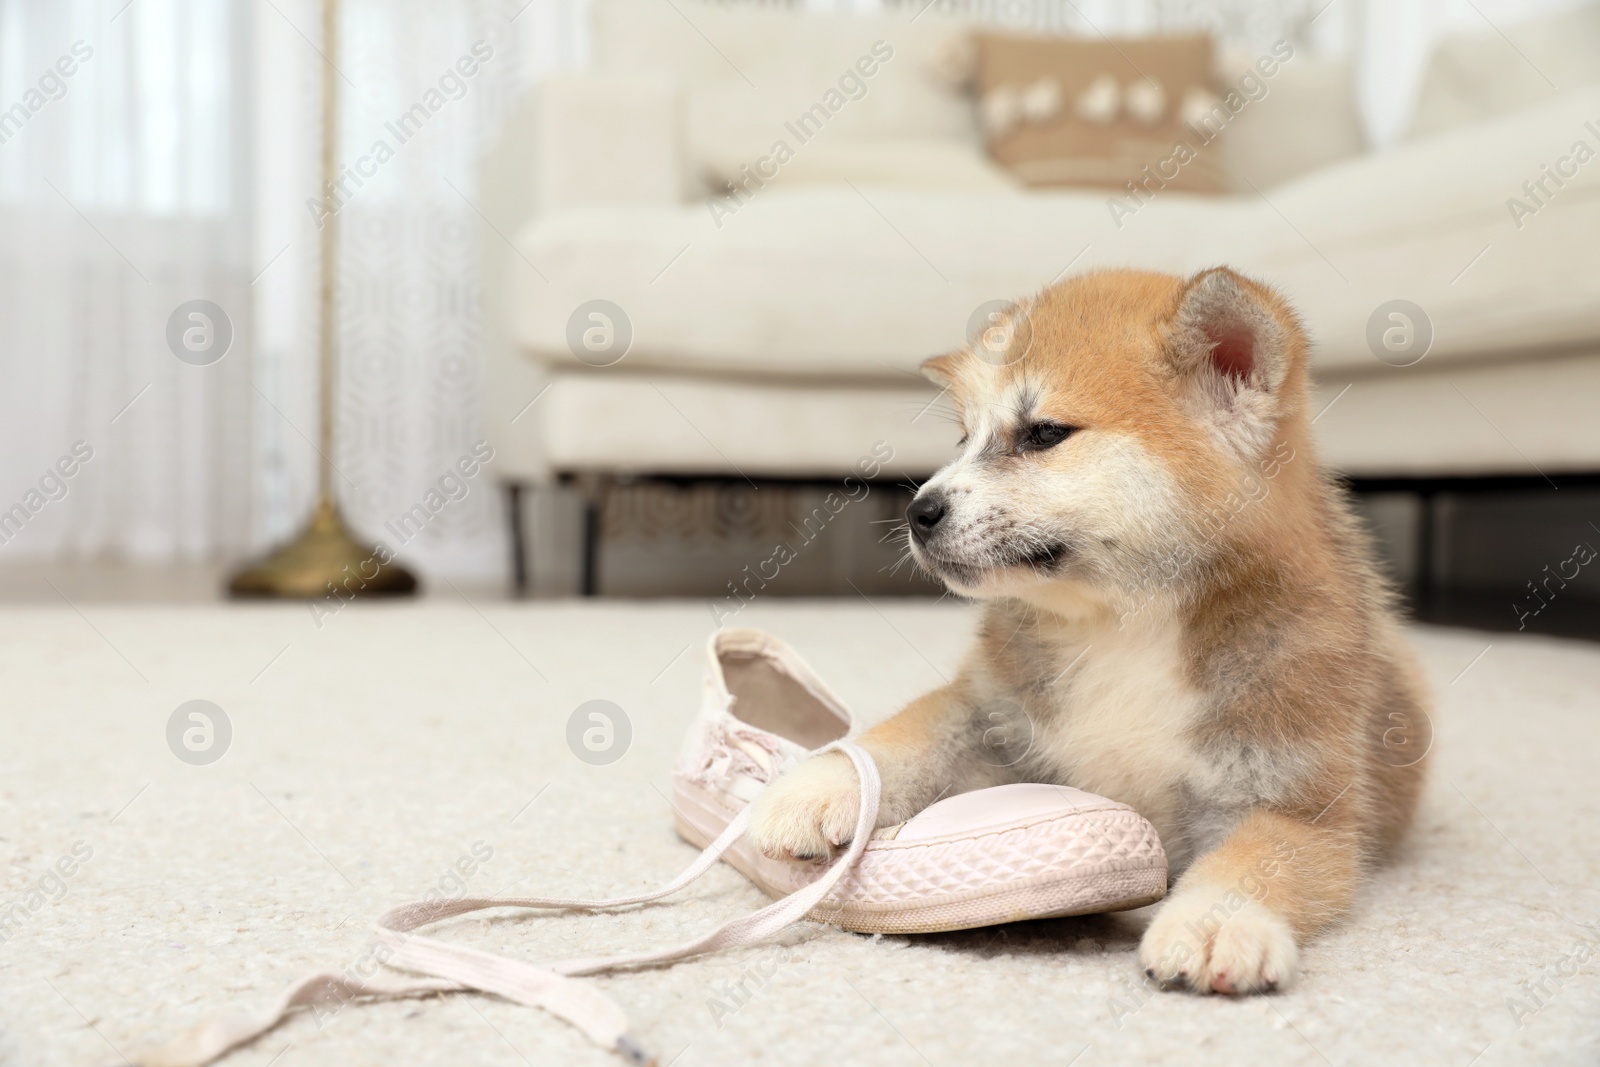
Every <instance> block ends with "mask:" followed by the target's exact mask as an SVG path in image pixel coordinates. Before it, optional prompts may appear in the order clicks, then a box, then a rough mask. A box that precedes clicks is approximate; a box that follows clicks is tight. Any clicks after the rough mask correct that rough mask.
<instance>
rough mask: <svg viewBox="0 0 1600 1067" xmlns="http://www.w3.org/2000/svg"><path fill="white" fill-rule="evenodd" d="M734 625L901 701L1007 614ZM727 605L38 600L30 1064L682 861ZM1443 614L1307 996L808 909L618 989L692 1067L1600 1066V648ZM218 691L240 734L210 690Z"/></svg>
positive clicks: (384, 1038) (516, 1030) (743, 890)
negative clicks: (1416, 804) (1397, 821)
mask: <svg viewBox="0 0 1600 1067" xmlns="http://www.w3.org/2000/svg"><path fill="white" fill-rule="evenodd" d="M730 622H732V623H734V624H737V625H752V626H759V627H763V628H766V629H770V630H772V631H774V632H777V633H779V634H781V635H783V636H784V637H786V638H788V639H789V640H790V641H792V642H793V643H795V644H796V645H797V646H798V647H799V649H800V650H801V651H802V653H803V654H805V655H806V656H807V657H808V658H809V659H811V661H812V662H813V663H814V664H815V665H816V666H817V668H818V669H819V670H820V671H821V672H822V674H823V675H824V676H825V677H827V678H828V679H829V680H830V681H831V683H832V684H833V685H834V686H835V688H836V689H837V690H838V692H839V693H840V694H841V695H842V696H843V697H844V698H845V699H846V700H847V701H848V702H850V703H851V704H852V705H853V706H854V707H855V708H856V709H857V710H858V713H859V714H860V715H861V716H862V717H863V718H865V719H866V720H868V721H871V720H875V719H878V718H881V717H883V716H885V715H887V714H889V713H891V712H892V711H893V710H894V709H895V708H896V707H897V706H898V705H899V704H901V703H902V702H903V701H905V700H907V699H908V698H910V697H912V696H913V695H915V694H916V693H918V692H919V691H921V690H923V689H926V688H929V687H931V686H933V685H935V684H938V682H939V680H940V677H941V672H947V671H949V670H950V669H951V667H952V665H953V664H954V663H955V661H956V659H957V657H958V655H959V654H960V652H961V651H962V649H963V647H964V644H965V641H966V638H967V635H968V634H969V632H970V629H971V627H972V624H973V617H972V614H971V612H970V609H968V608H966V607H963V606H960V605H953V604H949V603H945V604H930V603H928V602H921V601H919V602H917V603H914V604H913V603H908V602H899V603H896V602H893V601H889V600H880V601H877V602H875V603H868V602H864V601H861V600H856V601H854V602H849V601H840V602H830V603H815V602H813V603H796V602H789V603H758V604H755V605H752V606H751V607H749V608H747V609H746V610H744V611H743V612H742V613H741V614H740V615H739V616H738V617H737V619H736V620H730ZM710 628H711V617H710V613H709V612H708V610H707V609H706V607H705V605H702V604H696V605H684V604H618V603H607V604H544V605H538V606H521V605H506V604H499V605H491V604H487V603H485V604H482V605H479V606H473V605H471V604H467V603H463V602H461V601H456V602H455V603H454V604H452V603H450V602H448V601H437V602H435V601H429V602H424V603H422V604H416V605H403V606H371V607H368V606H361V607H351V608H348V609H346V610H344V611H342V612H339V613H338V614H336V615H332V616H327V617H323V618H321V619H320V626H319V625H318V621H316V620H313V618H312V616H311V615H310V614H309V613H308V612H307V611H306V610H305V609H304V608H296V607H260V608H257V607H251V608H235V607H221V606H216V607H189V608H149V607H95V606H90V605H82V610H81V611H80V610H77V609H68V608H61V609H59V610H56V609H49V608H19V609H9V610H7V611H5V612H3V613H0V678H3V679H4V687H5V688H4V700H3V703H0V856H3V859H4V866H3V881H0V938H3V941H0V1034H3V1036H0V1062H5V1063H15V1064H18V1065H25V1067H33V1065H36V1064H38V1065H47V1064H75V1065H99V1064H110V1063H124V1062H127V1061H129V1060H131V1059H132V1058H133V1057H134V1056H135V1055H136V1053H137V1050H139V1049H141V1048H144V1047H146V1046H147V1044H148V1043H150V1042H152V1041H154V1040H156V1039H159V1038H162V1037H164V1036H170V1035H171V1034H172V1033H175V1032H177V1031H179V1030H181V1029H183V1028H186V1027H188V1026H190V1025H192V1024H193V1023H195V1022H197V1021H199V1020H201V1019H203V1018H205V1017H208V1016H210V1015H213V1014H216V1013H218V1012H221V1011H225V1010H229V1009H237V1008H241V1007H244V1008H255V1007H259V1006H264V1005H265V1004H267V1003H268V1002H269V1001H271V1000H272V999H273V998H274V997H275V996H276V995H277V994H279V993H280V992H281V991H282V990H283V988H284V987H285V986H286V984H287V983H289V982H290V981H292V980H294V979H295V978H297V977H299V976H301V975H304V974H306V973H309V972H312V971H316V970H320V969H334V970H344V969H347V968H360V967H363V966H364V963H363V961H364V959H365V957H366V956H367V954H368V952H369V946H370V935H369V929H370V924H371V920H372V919H373V918H374V917H375V916H376V915H378V914H379V913H380V912H381V911H382V910H384V909H385V908H387V907H389V906H390V905H392V904H395V903H399V902H401V901H405V900H410V899H414V898H418V897H422V896H426V895H428V894H429V893H430V892H434V893H442V894H450V895H456V894H459V893H462V892H470V893H472V894H473V895H478V894H484V893H505V892H523V893H536V892H537V893H542V894H556V893H565V894H575V895H583V896H606V895H613V894H621V893H623V892H629V891H636V890H638V889H640V888H643V887H647V886H651V885H654V884H657V883H659V882H661V881H664V880H665V879H667V878H668V877H670V876H671V875H673V874H675V873H677V871H678V870H680V869H681V868H682V867H683V866H684V864H686V863H687V861H688V860H689V858H690V857H691V856H692V855H693V851H692V850H691V849H690V848H689V847H688V846H686V845H684V844H683V843H682V842H680V841H679V840H678V839H677V838H676V836H675V835H674V834H673V832H672V829H671V822H670V814H669V809H668V803H667V800H666V796H667V794H668V792H669V789H668V782H669V774H670V769H671V761H672V757H673V754H674V752H675V750H676V747H677V745H678V742H679V740H680V737H681V735H682V731H683V729H684V727H685V726H686V724H687V723H688V722H689V720H690V718H691V716H692V715H693V713H694V710H695V707H696V701H697V699H698V695H699V694H698V687H699V680H700V670H701V646H702V643H703V641H704V640H705V637H706V635H707V634H708V632H709V630H710ZM1413 637H1414V639H1415V640H1416V642H1417V644H1418V645H1419V646H1420V648H1421V650H1422V653H1423V658H1424V660H1425V662H1426V664H1427V668H1428V673H1429V675H1430V678H1431V680H1432V683H1433V686H1434V688H1435V692H1436V694H1437V698H1438V718H1437V722H1436V735H1437V736H1436V742H1435V751H1436V753H1437V756H1438V762H1437V765H1436V768H1435V770H1436V774H1435V776H1434V778H1433V781H1432V782H1431V784H1430V787H1429V790H1428V793H1427V798H1426V801H1425V805H1424V810H1423V812H1422V815H1421V818H1420V820H1419V823H1418V828H1417V832H1416V834H1415V835H1414V837H1413V838H1412V840H1411V843H1410V846H1409V847H1408V849H1407V850H1406V852H1405V854H1404V856H1403V857H1402V858H1401V860H1400V861H1399V862H1398V863H1397V864H1396V865H1394V866H1393V867H1391V868H1389V869H1387V870H1386V871H1384V872H1383V873H1382V875H1381V876H1380V877H1379V878H1378V879H1377V881H1376V883H1375V884H1374V885H1373V886H1372V887H1371V888H1370V890H1369V891H1368V892H1367V893H1366V895H1365V897H1364V898H1363V900H1362V902H1361V906H1360V908H1359V911H1358V913H1357V914H1356V916H1355V917H1354V919H1353V921H1352V922H1351V923H1350V924H1349V926H1347V927H1346V928H1344V929H1341V930H1339V931H1336V932H1334V933H1332V934H1331V935H1329V936H1326V937H1324V938H1323V939H1322V940H1320V941H1319V942H1317V943H1316V944H1315V945H1313V946H1312V947H1311V948H1310V949H1309V950H1308V951H1306V952H1305V953H1304V956H1303V971H1302V974H1301V978H1300V981H1299V982H1298V983H1297V984H1296V985H1295V986H1294V987H1293V988H1291V989H1289V990H1288V991H1286V992H1284V993H1281V994H1278V995H1275V996H1271V997H1261V998H1255V999H1248V1000H1228V999H1223V998H1199V997H1193V996H1187V995H1179V994H1159V995H1156V994H1151V993H1149V992H1147V991H1146V989H1145V987H1144V985H1143V984H1142V982H1141V981H1140V978H1139V975H1138V972H1137V970H1136V968H1135V965H1134V959H1133V949H1134V946H1135V945H1136V943H1137V939H1138V936H1139V932H1140V930H1141V929H1142V928H1143V926H1144V924H1145V922H1147V921H1148V917H1149V912H1148V909H1147V910H1146V911H1145V912H1137V913H1130V914H1128V915H1122V916H1113V917H1093V918H1083V919H1063V920H1053V921H1044V922H1035V923H1025V924H1017V925H1012V926H1007V927H999V928H992V929H988V930H978V931H969V932H964V933H958V934H947V935H940V936H933V937H914V938H897V937H876V938H875V937H863V936H858V935H853V934H847V933H843V932H840V931H837V930H832V929H828V928H823V927H818V926H809V925H808V926H803V927H799V928H795V929H794V930H791V931H790V932H789V933H788V934H786V935H785V936H784V937H783V939H782V940H781V941H780V943H779V944H778V946H777V947H756V948H751V949H747V950H742V951H739V952H736V953H729V954H727V955H723V956H717V957H713V958H707V959H701V960H695V961H690V962H687V963H682V964H679V965H677V966H675V967H671V968H666V969H658V970H647V971H641V972H637V973H630V974H624V975H618V976H614V977H607V978H601V979H598V980H597V981H599V982H601V983H603V984H604V986H605V988H607V989H608V990H609V991H610V992H611V993H612V994H613V995H614V996H615V998H616V999H617V1000H618V1001H620V1002H621V1003H622V1004H623V1005H624V1006H626V1008H627V1010H628V1012H629V1014H630V1016H631V1019H632V1021H633V1026H634V1030H635V1032H636V1033H637V1034H638V1035H639V1036H640V1037H641V1038H643V1039H644V1040H645V1041H646V1042H647V1043H648V1044H649V1046H650V1047H651V1048H652V1050H654V1051H656V1052H657V1053H658V1054H659V1055H660V1057H661V1062H662V1064H663V1065H665V1064H668V1063H671V1064H676V1065H678V1067H700V1065H720V1064H745V1063H759V1064H772V1065H788V1064H796V1065H798V1064H812V1063H819V1062H834V1063H841V1064H844V1063H848V1064H884V1065H908V1067H917V1065H931V1067H959V1065H967V1064H1007V1065H1016V1064H1022V1063H1051V1064H1077V1065H1078V1067H1094V1065H1100V1064H1106V1065H1112V1064H1116V1065H1121V1064H1144V1063H1151V1064H1155V1063H1161V1064H1171V1063H1183V1064H1237V1063H1283V1064H1298V1063H1308V1064H1325V1063H1326V1064H1336V1065H1341V1067H1342V1065H1345V1064H1367V1063H1391V1062H1392V1063H1404V1064H1438V1065H1441V1067H1469V1064H1477V1065H1481V1067H1491V1065H1500V1064H1504V1065H1512V1064H1519V1065H1520V1064H1530V1063H1551V1064H1567V1063H1571V1064H1578V1063H1588V1064H1592V1063H1595V1062H1597V1060H1600V979H1597V973H1600V926H1597V925H1594V924H1595V923H1596V921H1597V920H1600V891H1597V889H1596V883H1597V878H1600V847H1597V840H1596V838H1597V832H1596V826H1597V825H1600V796H1597V793H1596V789H1595V770H1596V767H1597V766H1600V759H1597V756H1600V648H1597V647H1596V646H1592V645H1581V644H1576V643H1564V642H1559V641H1555V640H1550V639H1535V638H1520V637H1517V636H1500V635H1495V636H1492V637H1491V636H1486V635H1480V634H1477V633H1473V632H1467V631H1444V630H1422V631H1418V632H1415V633H1414V635H1413ZM596 699H603V700H608V701H612V702H614V703H615V704H616V705H617V706H618V707H620V708H621V709H622V710H623V711H624V713H625V714H626V716H627V720H628V724H629V728H630V730H629V732H630V733H631V737H629V738H628V739H627V740H626V749H625V751H623V752H622V754H621V755H620V758H618V759H616V760H615V761H614V762H610V763H605V764H595V763H590V762H586V761H584V760H582V759H579V758H578V756H576V755H575V754H574V750H573V749H572V748H571V747H569V744H568V740H567V739H568V722H569V718H570V717H571V716H572V713H573V712H574V710H575V709H577V708H578V706H579V705H580V704H582V703H584V702H586V701H590V700H596ZM196 700H203V701H209V702H211V705H213V706H214V709H221V711H222V715H223V716H225V717H226V724H224V722H223V720H222V716H219V715H217V714H216V713H215V710H214V709H213V710H208V709H206V708H205V707H203V706H201V707H200V709H199V710H201V711H203V712H205V718H204V719H193V718H190V717H189V715H190V713H191V712H193V711H195V710H196V708H195V707H194V706H191V707H189V708H188V709H187V710H185V711H183V712H182V713H179V709H180V708H181V707H182V706H183V705H186V704H187V703H188V702H190V701H196ZM208 722H209V726H207V723H208ZM621 733H622V731H620V730H619V731H618V733H617V735H616V736H615V737H614V739H613V744H614V745H617V746H619V747H620V746H621V745H622V744H623V740H622V737H621ZM580 748H581V746H580ZM219 750H220V752H221V755H220V758H216V759H214V761H212V762H205V761H206V760H209V759H211V758H212V757H213V756H215V755H217V753H218V752H219ZM763 900H764V898H763V897H761V896H760V895H759V894H758V893H757V892H756V891H755V890H754V889H752V888H751V887H750V886H749V885H747V884H746V883H745V882H744V881H743V880H742V879H741V878H740V877H739V876H738V875H737V874H735V873H734V872H733V871H731V870H728V869H717V870H714V871H712V872H711V874H710V875H708V876H707V877H706V878H704V879H702V880H701V881H700V882H698V883H696V884H695V885H694V886H693V887H691V888H690V890H689V891H687V892H686V893H685V894H684V897H683V899H682V901H681V903H677V904H670V903H669V904H662V905H653V906H648V907H643V908H639V909H636V910H633V911H631V912H628V913H624V914H618V915H596V916H559V917H524V916H521V915H515V916H500V915H497V916H495V917H489V918H483V917H475V918H468V919H463V920H458V921H453V922H451V923H447V924H444V925H442V926H441V927H438V928H437V929H438V930H439V931H441V932H442V934H443V936H448V937H451V938H455V939H458V940H460V941H462V942H466V943H470V944H475V945H479V946H483V947H485V948H489V949H492V950H494V951H497V952H501V953H505V954H508V955H513V956H517V957H521V958H524V959H529V960H539V959H551V958H561V957H570V956H575V955H589V954H593V953H598V952H609V951H613V950H624V949H633V948H642V947H646V946H651V945H659V944H663V943H667V942H672V941H676V940H680V939H683V938H685V937H687V936H688V935H689V934H691V933H693V932H696V931H700V930H703V929H706V928H708V927H709V926H711V925H714V924H715V923H718V922H720V921H723V920H725V919H727V918H730V917H732V916H735V915H738V914H741V913H743V912H746V911H748V910H750V909H752V908H755V907H757V906H758V905H760V904H761V903H762V902H763ZM224 1063H227V1064H230V1065H238V1067H262V1065H265V1064H269V1063H274V1064H277V1065H279V1067H298V1065H311V1064H330V1065H331V1064H338V1065H364V1064H373V1065H377V1064H385V1065H388V1064H396V1063H425V1064H434V1063H437V1064H460V1063H472V1064H481V1065H485V1067H494V1065H509V1067H517V1065H524V1064H536V1065H541V1067H542V1065H544V1064H574V1065H580V1067H581V1065H588V1064H593V1065H605V1067H614V1065H615V1064H617V1063H620V1060H616V1059H614V1058H613V1057H611V1056H609V1055H608V1054H606V1053H603V1052H600V1051H598V1050H596V1049H595V1048H593V1047H592V1046H590V1045H589V1044H587V1043H586V1041H585V1040H584V1039H583V1038H582V1037H580V1036H579V1035H578V1034H577V1033H576V1032H575V1031H573V1030H571V1029H569V1028H568V1027H566V1026H565V1025H563V1024H561V1023H559V1022H556V1021H555V1020H553V1019H552V1018H550V1017H548V1016H546V1015H544V1014H543V1013H541V1012H538V1011H534V1010H531V1009H527V1008H522V1007H518V1006H515V1005H512V1004H507V1003H504V1002H500V1001H496V1000H494V999H492V998H489V997H483V996H462V995H456V996H446V997H439V998H435V999H429V1000H418V1001H407V1002H390V1003H380V1004H366V1005H355V1006H349V1007H346V1008H344V1009H342V1010H340V1011H337V1012H329V1013H326V1014H325V1015H324V1017H321V1018H316V1017H313V1016H311V1015H301V1016H299V1017H296V1018H295V1019H293V1020H291V1021H290V1022H288V1023H286V1024H285V1025H284V1026H282V1027H280V1028H279V1029H278V1030H276V1031H274V1032H273V1033H271V1034H269V1035H268V1036H266V1037H265V1038H263V1039H262V1040H260V1041H259V1042H258V1043H256V1044H255V1045H253V1046H251V1047H249V1048H247V1049H244V1050H242V1051H240V1052H237V1053H235V1054H234V1055H233V1056H232V1057H231V1058H229V1059H227V1060H225V1061H224Z"/></svg>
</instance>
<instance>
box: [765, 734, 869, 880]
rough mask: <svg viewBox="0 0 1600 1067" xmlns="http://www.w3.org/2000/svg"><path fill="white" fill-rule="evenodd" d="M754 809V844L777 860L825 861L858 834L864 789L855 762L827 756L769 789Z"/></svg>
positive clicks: (803, 765)
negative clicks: (862, 791)
mask: <svg viewBox="0 0 1600 1067" xmlns="http://www.w3.org/2000/svg"><path fill="white" fill-rule="evenodd" d="M753 807H754V810H753V811H751V813H750V842H751V844H753V845H755V846H756V847H757V848H759V849H760V850H761V851H762V852H763V853H764V854H766V855H767V856H770V857H771V858H773V859H784V860H821V859H826V858H827V857H829V856H830V855H832V854H833V850H834V849H836V848H839V847H840V846H842V845H845V844H848V843H849V841H850V838H851V837H852V836H853V835H854V834H855V829H856V819H857V817H858V816H859V814H860V811H861V789H860V785H859V783H858V782H857V781H856V773H855V768H854V767H853V766H851V763H850V760H849V759H848V758H847V757H845V756H843V755H841V754H840V753H837V752H825V753H823V754H822V755H820V756H816V757H813V758H812V759H809V760H807V761H806V762H804V763H802V764H801V765H800V766H798V767H796V768H795V769H794V770H792V771H790V772H789V773H788V774H785V775H784V776H783V777H782V778H779V779H778V780H777V781H776V782H774V783H773V784H772V785H770V786H768V787H767V789H766V790H765V791H764V792H763V793H762V794H761V795H760V796H758V797H756V800H755V804H754V806H753Z"/></svg>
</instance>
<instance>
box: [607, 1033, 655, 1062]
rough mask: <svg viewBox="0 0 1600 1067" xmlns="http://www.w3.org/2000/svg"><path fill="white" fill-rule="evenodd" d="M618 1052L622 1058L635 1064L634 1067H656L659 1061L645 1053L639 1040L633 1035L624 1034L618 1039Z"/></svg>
mask: <svg viewBox="0 0 1600 1067" xmlns="http://www.w3.org/2000/svg"><path fill="white" fill-rule="evenodd" d="M617 1051H618V1052H619V1053H621V1054H622V1058H623V1059H625V1060H627V1061H628V1062H629V1063H631V1064H633V1065H634V1067H656V1064H657V1063H658V1062H659V1061H657V1059H656V1058H655V1057H654V1056H652V1055H650V1053H648V1052H646V1051H645V1047H644V1046H643V1045H641V1044H640V1043H639V1042H638V1040H637V1039H635V1038H634V1037H633V1036H632V1035H631V1034H623V1035H622V1036H621V1037H619V1038H617Z"/></svg>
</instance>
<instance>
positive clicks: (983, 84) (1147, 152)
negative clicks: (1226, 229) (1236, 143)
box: [974, 33, 1228, 193]
mask: <svg viewBox="0 0 1600 1067" xmlns="http://www.w3.org/2000/svg"><path fill="white" fill-rule="evenodd" d="M974 43H975V46H976V55H975V60H976V69H975V72H974V73H975V79H974V80H975V85H976V90H977V94H978V107H979V117H980V121H981V124H982V127H983V132H984V137H985V140H986V141H987V143H988V147H989V154H990V155H992V156H993V157H994V159H995V161H996V162H998V163H1000V164H1001V165H1003V166H1004V167H1006V168H1007V169H1008V170H1010V171H1011V172H1012V173H1013V174H1015V175H1016V176H1017V177H1018V178H1019V179H1020V180H1021V181H1023V182H1024V183H1025V184H1028V185H1035V186H1049V185H1055V186H1071V185H1078V186H1092V187H1096V188H1111V189H1119V190H1125V189H1126V188H1127V183H1129V182H1132V183H1134V184H1135V185H1138V186H1142V187H1145V188H1148V189H1152V190H1153V189H1156V188H1171V189H1178V190H1182V191H1185V192H1191V193H1224V192H1227V191H1228V181H1227V177H1226V172H1225V169H1224V162H1223V159H1222V154H1221V152H1220V151H1219V147H1220V146H1216V145H1212V144H1211V141H1212V140H1213V139H1214V138H1215V137H1216V136H1217V135H1218V134H1219V133H1220V132H1221V129H1222V127H1223V126H1225V125H1226V123H1227V121H1228V114H1227V111H1226V109H1224V108H1221V107H1220V102H1219V100H1218V98H1217V95H1216V93H1215V91H1214V90H1213V83H1212V69H1213V66H1212V45H1211V39H1210V38H1209V37H1207V36H1204V35H1195V36H1185V37H1143V38H1138V39H1130V40H1116V41H1112V40H1105V39H1095V40H1089V39H1074V38H1048V37H1014V36H1003V35H998V34H986V33H980V34H978V35H976V37H975V40H974Z"/></svg>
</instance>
